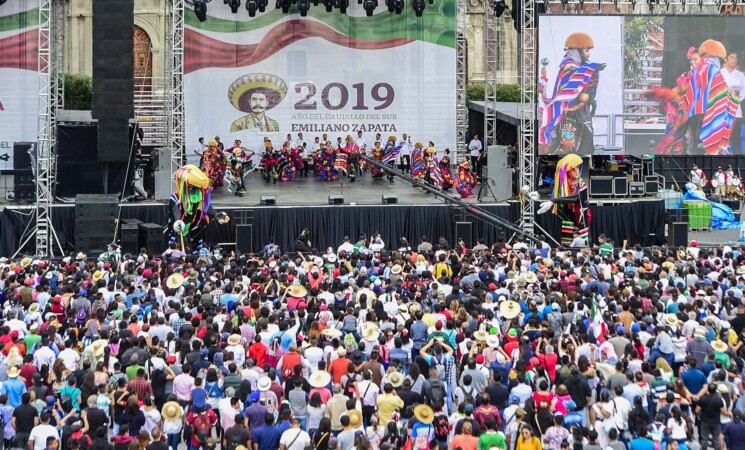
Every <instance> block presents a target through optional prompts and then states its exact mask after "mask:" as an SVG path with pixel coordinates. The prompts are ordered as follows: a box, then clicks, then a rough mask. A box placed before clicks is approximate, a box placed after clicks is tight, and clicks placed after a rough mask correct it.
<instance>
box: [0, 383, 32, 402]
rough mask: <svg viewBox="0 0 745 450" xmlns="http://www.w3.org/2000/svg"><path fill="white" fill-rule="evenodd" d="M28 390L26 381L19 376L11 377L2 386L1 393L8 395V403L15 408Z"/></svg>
mask: <svg viewBox="0 0 745 450" xmlns="http://www.w3.org/2000/svg"><path fill="white" fill-rule="evenodd" d="M25 392H26V383H24V382H23V381H21V380H19V379H18V378H9V379H8V381H6V382H5V383H3V387H2V388H0V394H5V395H7V396H8V404H9V405H10V406H12V407H13V408H15V407H16V406H18V405H20V404H21V396H22V395H23V394H24V393H25Z"/></svg>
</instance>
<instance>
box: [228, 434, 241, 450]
mask: <svg viewBox="0 0 745 450" xmlns="http://www.w3.org/2000/svg"><path fill="white" fill-rule="evenodd" d="M241 437H243V433H232V434H231V435H230V439H228V440H227V441H228V446H227V448H226V450H235V449H236V448H238V446H239V445H243V443H242V442H241Z"/></svg>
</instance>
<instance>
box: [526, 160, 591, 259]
mask: <svg viewBox="0 0 745 450" xmlns="http://www.w3.org/2000/svg"><path fill="white" fill-rule="evenodd" d="M581 173H582V158H581V157H579V156H577V155H567V156H565V157H564V158H562V159H561V160H559V162H558V163H556V174H555V180H556V183H555V186H554V193H553V197H552V199H551V200H549V201H545V202H543V203H541V207H540V209H539V210H538V212H537V214H543V213H545V212H547V211H548V210H549V209H552V208H553V213H554V214H557V215H558V216H559V217H561V220H562V227H561V241H562V243H563V244H565V245H568V244H570V243H571V242H572V240H573V238H574V232H575V231H576V232H578V233H579V236H580V237H581V238H582V239H584V240H585V241H587V240H588V237H589V226H590V221H591V220H592V215H591V213H590V200H589V195H588V191H587V184H586V183H585V181H584V180H583V179H582V177H581V176H580V175H581Z"/></svg>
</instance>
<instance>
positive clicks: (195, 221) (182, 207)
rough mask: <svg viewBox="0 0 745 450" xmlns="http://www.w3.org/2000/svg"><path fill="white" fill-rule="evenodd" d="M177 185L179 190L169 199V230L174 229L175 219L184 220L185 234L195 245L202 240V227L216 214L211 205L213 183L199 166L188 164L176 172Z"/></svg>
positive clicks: (190, 242)
mask: <svg viewBox="0 0 745 450" xmlns="http://www.w3.org/2000/svg"><path fill="white" fill-rule="evenodd" d="M176 186H177V191H176V192H174V193H173V194H171V198H170V200H169V211H170V222H169V224H168V230H172V229H173V223H174V222H175V221H177V220H181V221H183V222H184V223H185V225H186V226H185V228H184V231H183V236H184V237H186V238H188V239H187V241H188V242H189V244H190V246H191V247H193V246H194V245H191V244H196V243H197V242H198V241H199V240H200V235H201V234H202V229H203V228H204V226H206V225H207V224H208V223H209V221H210V218H211V217H214V216H215V210H214V209H213V208H212V206H210V195H211V193H212V185H211V183H210V179H209V177H207V175H206V174H205V173H204V172H202V171H201V170H199V168H198V167H197V166H193V165H191V164H187V165H185V166H184V167H181V168H180V169H179V170H178V171H177V172H176Z"/></svg>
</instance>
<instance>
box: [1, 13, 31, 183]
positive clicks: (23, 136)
mask: <svg viewBox="0 0 745 450" xmlns="http://www.w3.org/2000/svg"><path fill="white" fill-rule="evenodd" d="M37 6H38V2H32V1H9V2H6V3H5V4H4V5H3V6H0V157H3V156H4V155H6V154H7V155H8V159H5V158H2V162H0V168H8V169H9V168H12V167H13V144H14V143H15V142H36V130H37V120H36V116H37V113H38V111H37V109H38V108H37V105H38V100H37V99H38V86H39V77H38V75H37V70H38V61H37V58H38V46H39V10H38V9H37Z"/></svg>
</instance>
